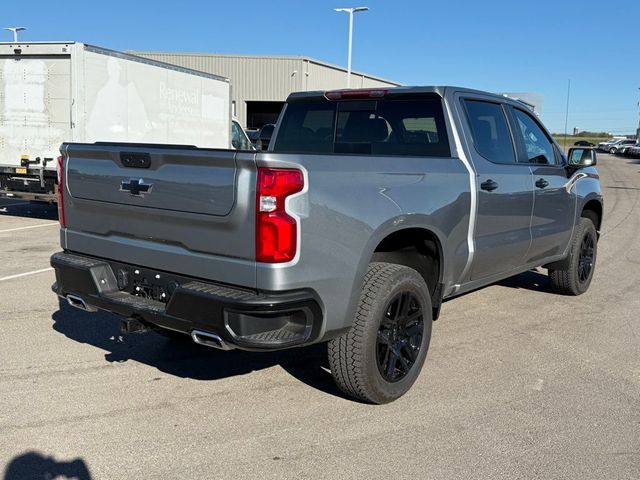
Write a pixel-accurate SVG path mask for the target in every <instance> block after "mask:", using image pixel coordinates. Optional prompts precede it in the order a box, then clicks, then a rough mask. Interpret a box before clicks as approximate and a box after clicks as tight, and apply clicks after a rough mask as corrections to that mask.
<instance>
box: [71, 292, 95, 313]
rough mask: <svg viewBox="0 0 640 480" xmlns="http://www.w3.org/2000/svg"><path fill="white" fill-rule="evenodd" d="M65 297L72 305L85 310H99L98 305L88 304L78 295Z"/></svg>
mask: <svg viewBox="0 0 640 480" xmlns="http://www.w3.org/2000/svg"><path fill="white" fill-rule="evenodd" d="M65 298H66V299H67V303H68V304H69V305H71V306H72V307H75V308H79V309H80V310H84V311H85V312H97V311H98V309H97V308H96V307H94V306H93V305H87V303H86V302H85V301H84V300H83V299H81V298H80V297H77V296H76V295H67V296H66V297H65Z"/></svg>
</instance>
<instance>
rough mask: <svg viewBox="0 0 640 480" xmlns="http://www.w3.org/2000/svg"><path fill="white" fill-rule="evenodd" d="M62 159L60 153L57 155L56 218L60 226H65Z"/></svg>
mask: <svg viewBox="0 0 640 480" xmlns="http://www.w3.org/2000/svg"><path fill="white" fill-rule="evenodd" d="M64 160H65V158H64V157H63V156H62V155H60V156H59V157H58V220H59V222H60V226H61V227H62V228H65V227H66V226H67V219H66V218H65V216H64Z"/></svg>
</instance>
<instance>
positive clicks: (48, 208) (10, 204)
mask: <svg viewBox="0 0 640 480" xmlns="http://www.w3.org/2000/svg"><path fill="white" fill-rule="evenodd" d="M3 216H7V217H25V218H39V219H42V220H57V219H58V206H57V205H56V204H55V203H51V204H50V203H42V202H27V201H24V200H19V199H16V200H12V199H10V198H0V217H3Z"/></svg>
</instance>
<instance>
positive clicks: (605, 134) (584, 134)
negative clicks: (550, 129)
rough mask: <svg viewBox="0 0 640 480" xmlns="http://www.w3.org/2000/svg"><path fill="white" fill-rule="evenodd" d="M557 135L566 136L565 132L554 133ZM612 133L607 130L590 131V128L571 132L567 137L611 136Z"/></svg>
mask: <svg viewBox="0 0 640 480" xmlns="http://www.w3.org/2000/svg"><path fill="white" fill-rule="evenodd" d="M553 135H554V136H556V137H564V133H554V134H553ZM610 136H611V134H609V133H607V132H590V131H588V130H585V131H582V132H578V133H576V134H575V135H571V134H567V137H576V138H580V137H592V138H593V137H610Z"/></svg>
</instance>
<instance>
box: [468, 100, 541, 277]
mask: <svg viewBox="0 0 640 480" xmlns="http://www.w3.org/2000/svg"><path fill="white" fill-rule="evenodd" d="M460 105H461V107H462V109H463V111H464V115H463V117H464V120H465V121H464V122H463V123H464V126H465V129H466V130H467V131H468V134H467V135H466V138H469V139H471V145H470V146H469V151H470V153H471V157H472V160H473V163H474V166H475V168H476V174H477V179H476V180H477V188H478V206H477V220H476V229H475V248H476V252H475V256H474V260H473V266H472V271H471V280H477V279H481V278H485V277H490V276H491V275H495V274H499V273H502V272H507V271H509V270H512V269H514V268H516V267H518V266H520V265H522V263H523V261H524V258H525V255H526V253H527V251H528V250H529V246H530V244H531V230H530V221H531V213H532V210H533V198H534V197H533V186H532V177H531V171H530V170H529V167H528V166H527V165H520V164H518V163H517V162H516V151H515V147H514V143H513V136H512V134H511V131H510V128H509V124H508V121H507V113H506V111H505V109H504V107H503V105H502V104H501V103H498V102H496V101H495V100H493V99H492V98H484V97H482V96H473V95H465V96H464V97H463V98H460Z"/></svg>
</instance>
